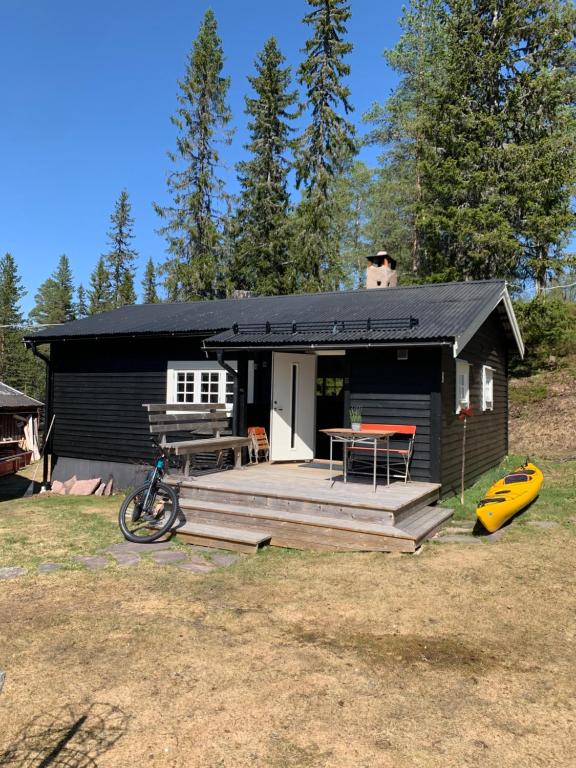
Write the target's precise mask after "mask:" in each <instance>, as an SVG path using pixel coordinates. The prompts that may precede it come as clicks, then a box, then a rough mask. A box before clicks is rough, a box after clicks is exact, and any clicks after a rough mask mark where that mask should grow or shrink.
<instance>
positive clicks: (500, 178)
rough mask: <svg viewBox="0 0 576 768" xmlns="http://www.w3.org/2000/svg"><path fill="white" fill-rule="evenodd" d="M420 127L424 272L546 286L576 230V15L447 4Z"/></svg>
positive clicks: (555, 9) (540, 5)
mask: <svg viewBox="0 0 576 768" xmlns="http://www.w3.org/2000/svg"><path fill="white" fill-rule="evenodd" d="M446 5H447V7H448V16H447V21H446V27H445V29H446V42H447V55H446V56H445V57H444V61H443V67H444V75H443V81H442V83H441V88H440V90H439V91H438V93H437V94H435V101H434V104H433V105H432V106H431V108H430V109H429V111H428V119H427V120H426V122H425V125H424V126H423V133H424V140H425V143H426V145H427V146H429V147H432V148H433V150H434V151H433V152H429V153H428V154H427V156H426V157H425V158H424V160H423V162H422V166H421V167H422V180H423V181H422V198H421V205H420V210H419V213H418V217H419V222H420V230H421V233H422V238H423V241H424V249H425V251H426V258H425V262H427V263H424V264H423V272H424V273H425V274H429V275H432V276H441V277H444V278H445V277H451V278H453V277H456V278H460V279H461V278H491V277H506V278H511V277H512V278H513V277H518V276H520V277H522V276H523V274H526V275H527V276H529V277H534V278H535V279H536V280H537V282H539V283H541V284H544V282H545V280H546V276H547V274H549V273H550V272H551V271H552V267H553V265H554V263H558V262H557V258H558V256H559V255H561V251H562V246H563V244H564V241H565V239H566V235H567V232H568V231H569V229H570V225H571V224H572V222H573V216H572V213H571V210H570V196H571V193H572V191H573V189H574V178H575V172H574V152H573V147H574V136H575V130H574V116H573V113H572V112H571V103H572V98H573V92H574V84H575V81H574V75H573V63H574V51H573V47H572V41H573V38H574V32H575V26H574V9H573V7H572V6H571V4H569V3H565V2H561V1H560V0H510V1H509V2H506V3H494V2H491V1H489V0H452V1H451V2H448V3H447V4H446Z"/></svg>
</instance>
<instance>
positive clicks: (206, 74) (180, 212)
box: [154, 10, 231, 301]
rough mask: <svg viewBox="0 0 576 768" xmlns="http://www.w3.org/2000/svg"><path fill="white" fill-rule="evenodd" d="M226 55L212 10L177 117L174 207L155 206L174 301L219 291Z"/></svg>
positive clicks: (226, 136) (188, 69)
mask: <svg viewBox="0 0 576 768" xmlns="http://www.w3.org/2000/svg"><path fill="white" fill-rule="evenodd" d="M223 66H224V54H223V51H222V43H221V40H220V38H219V36H218V30H217V25H216V18H215V16H214V13H213V12H212V11H211V10H208V11H206V13H205V15H204V19H203V21H202V24H201V26H200V31H199V33H198V37H197V38H196V40H195V41H194V44H193V46H192V50H191V52H190V54H189V57H188V63H187V67H186V73H185V75H184V79H183V80H182V81H180V83H179V85H180V93H179V94H178V102H179V105H180V106H179V108H178V110H177V112H176V114H175V115H174V116H173V117H172V123H173V124H174V125H175V126H176V128H177V130H178V138H177V141H176V147H177V149H176V152H173V153H169V158H170V160H171V161H172V162H173V163H174V165H175V166H176V167H175V170H173V171H172V172H171V173H170V175H169V176H168V179H167V186H168V192H169V194H170V195H171V197H172V205H168V206H161V205H159V204H155V205H154V207H155V210H156V212H157V213H158V215H159V216H160V217H161V218H162V219H163V221H164V222H165V223H164V224H163V226H162V227H161V228H160V230H159V232H160V233H161V234H162V235H164V236H165V237H166V240H167V243H168V253H169V258H168V260H167V261H166V262H165V264H164V265H163V272H164V275H165V287H166V290H167V292H168V298H169V300H170V301H174V300H177V299H184V300H193V299H197V298H202V297H204V298H206V297H207V298H211V297H214V296H215V295H216V294H217V291H218V278H219V262H220V238H221V228H220V225H219V214H220V210H219V204H221V202H222V199H223V182H222V180H221V179H220V178H219V176H218V175H217V170H216V169H217V168H218V166H219V163H220V153H219V145H220V144H222V143H230V140H231V134H230V132H229V131H228V130H227V125H228V123H229V122H230V110H229V108H228V106H227V103H226V95H227V92H228V87H229V83H230V81H229V78H227V77H223V76H222V69H223Z"/></svg>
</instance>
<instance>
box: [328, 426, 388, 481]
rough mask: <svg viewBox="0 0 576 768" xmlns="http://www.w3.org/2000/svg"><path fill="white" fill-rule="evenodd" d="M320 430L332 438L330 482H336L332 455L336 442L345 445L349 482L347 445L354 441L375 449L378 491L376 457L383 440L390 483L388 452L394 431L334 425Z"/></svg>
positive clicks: (346, 473) (345, 477)
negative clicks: (333, 473)
mask: <svg viewBox="0 0 576 768" xmlns="http://www.w3.org/2000/svg"><path fill="white" fill-rule="evenodd" d="M320 432H323V433H324V434H325V435H328V437H329V438H330V482H331V483H332V484H334V480H333V476H332V456H333V444H334V443H342V445H343V451H344V457H343V462H342V463H343V467H344V473H343V474H344V482H345V483H347V482H348V472H347V465H348V456H347V446H348V445H349V444H350V443H353V444H354V445H369V446H372V447H373V449H374V464H373V485H374V491H376V457H377V455H378V454H377V451H378V443H379V442H381V441H383V440H384V441H385V442H386V449H387V450H386V485H390V454H389V452H388V448H389V445H390V437H391V436H392V435H393V434H394V432H390V430H384V429H383V430H376V429H371V430H369V431H368V430H366V431H362V430H358V429H350V428H346V427H332V428H331V429H321V430H320Z"/></svg>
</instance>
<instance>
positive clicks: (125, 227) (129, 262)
mask: <svg viewBox="0 0 576 768" xmlns="http://www.w3.org/2000/svg"><path fill="white" fill-rule="evenodd" d="M131 213H132V206H131V204H130V198H129V197H128V192H127V191H126V190H125V189H123V190H122V192H120V196H119V197H118V199H117V200H116V203H115V204H114V211H113V212H112V214H111V216H110V222H111V225H112V226H111V228H110V230H109V232H108V244H109V251H108V252H107V253H106V254H104V259H105V262H106V265H107V267H108V271H109V275H110V293H111V303H112V307H122V306H124V305H126V304H134V303H135V301H136V293H135V291H134V262H135V260H136V257H137V255H138V254H137V252H136V251H135V250H134V248H132V246H131V243H132V240H133V239H134V234H133V227H134V219H133V218H132V215H131Z"/></svg>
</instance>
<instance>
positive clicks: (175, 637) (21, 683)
mask: <svg viewBox="0 0 576 768" xmlns="http://www.w3.org/2000/svg"><path fill="white" fill-rule="evenodd" d="M575 528H576V526H572V527H570V526H569V525H566V526H563V527H561V528H558V529H554V530H550V531H544V530H529V529H524V532H522V531H519V533H518V534H517V535H516V536H514V537H512V538H510V539H505V540H503V541H502V542H499V543H498V544H497V545H487V546H483V547H479V548H478V547H475V548H473V550H470V549H468V550H466V549H465V548H462V547H458V546H452V545H448V546H447V545H445V546H443V547H440V546H438V545H433V544H432V545H428V546H427V548H426V549H425V551H424V553H423V554H422V555H420V557H410V556H405V555H383V554H351V555H342V554H334V555H331V554H324V555H320V554H313V553H293V552H287V551H282V550H270V551H267V552H264V553H262V554H261V555H258V556H257V557H253V558H246V559H245V560H243V561H241V562H240V563H239V564H237V565H235V566H233V567H232V568H229V569H227V570H225V571H221V572H214V573H212V574H209V575H206V576H200V577H198V576H193V575H190V574H187V573H183V572H176V571H175V570H171V569H170V568H168V567H162V568H155V569H153V568H149V569H143V570H137V571H131V572H129V573H128V572H120V571H102V572H98V573H85V572H80V571H68V572H64V573H60V574H55V575H51V576H45V577H35V576H34V577H32V576H31V577H26V578H25V579H22V580H20V581H11V582H6V583H4V584H2V585H1V587H0V649H1V650H0V669H3V670H5V671H6V682H5V685H4V690H3V692H2V693H1V694H0V723H2V727H1V728H0V754H2V752H3V755H4V756H3V758H2V757H0V765H3V766H4V765H5V766H24V765H40V764H43V763H42V762H41V761H42V760H43V759H45V758H46V755H48V754H50V753H51V752H52V753H54V759H53V762H52V763H50V764H53V765H74V766H76V767H77V768H83V767H84V766H100V767H101V768H119V767H120V766H122V768H124V767H125V766H128V765H142V764H145V765H149V766H166V767H169V766H171V767H174V768H176V767H177V768H180V767H181V768H185V767H186V768H187V767H189V766H190V767H194V766H202V767H203V768H205V767H207V766H209V767H210V768H212V767H214V768H217V767H219V768H242V767H243V766H262V768H298V767H299V766H301V767H302V768H305V767H308V766H326V767H329V768H331V767H332V766H334V767H336V766H338V767H339V768H348V767H350V768H352V767H354V768H359V767H362V766H365V767H366V768H373V766H382V767H383V768H388V767H390V768H392V766H393V767H394V768H408V766H410V768H412V767H413V766H426V768H428V767H430V766H431V767H433V768H435V767H436V766H438V767H440V766H442V767H443V768H444V766H458V767H459V766H465V765H471V766H476V765H477V766H483V767H485V768H492V767H493V768H512V767H514V768H516V767H518V768H520V767H521V768H525V767H526V766H550V765H554V766H569V765H572V764H573V762H572V761H573V744H574V739H575V737H576V733H575V723H574V717H573V706H574V694H575V687H574V681H573V664H572V651H573V644H574V639H575V638H576V623H575V612H574V598H573V595H574V588H575V587H576V583H575V581H576V576H575V573H574V568H573V547H574V543H575V540H576V531H575V530H574V529H575ZM58 750H60V752H59V753H58V754H56V752H57V751H58ZM31 756H32V757H31ZM26 760H28V762H25V761H26ZM66 760H68V762H65V761H66ZM45 764H48V763H45Z"/></svg>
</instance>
